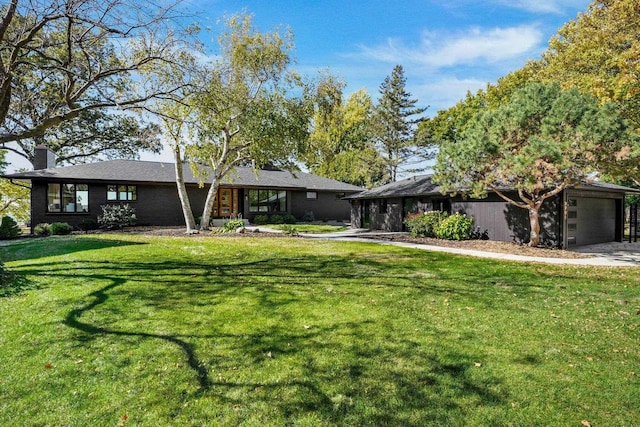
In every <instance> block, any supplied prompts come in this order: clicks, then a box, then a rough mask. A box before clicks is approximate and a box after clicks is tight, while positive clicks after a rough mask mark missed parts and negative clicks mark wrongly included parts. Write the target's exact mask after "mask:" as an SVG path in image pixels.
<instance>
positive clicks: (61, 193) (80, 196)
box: [47, 183, 89, 213]
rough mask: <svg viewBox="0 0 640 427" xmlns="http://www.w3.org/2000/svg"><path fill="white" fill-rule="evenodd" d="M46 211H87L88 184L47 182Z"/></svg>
mask: <svg viewBox="0 0 640 427" xmlns="http://www.w3.org/2000/svg"><path fill="white" fill-rule="evenodd" d="M47 212H52V213H55V212H89V186H88V185H87V184H60V183H52V184H49V185H48V188H47Z"/></svg>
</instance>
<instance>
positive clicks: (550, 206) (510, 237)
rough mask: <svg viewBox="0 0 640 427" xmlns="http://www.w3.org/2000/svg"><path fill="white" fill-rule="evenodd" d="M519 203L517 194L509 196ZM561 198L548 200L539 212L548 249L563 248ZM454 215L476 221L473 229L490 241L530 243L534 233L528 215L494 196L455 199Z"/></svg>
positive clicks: (541, 234)
mask: <svg viewBox="0 0 640 427" xmlns="http://www.w3.org/2000/svg"><path fill="white" fill-rule="evenodd" d="M508 196H510V197H514V198H516V200H517V196H516V195H515V194H511V195H508ZM560 200H561V199H560V198H559V197H554V198H551V199H547V200H545V202H544V203H543V205H542V209H541V211H540V239H541V242H542V244H543V245H545V246H553V247H557V246H561V245H562V233H561V219H560V207H561V203H560ZM451 211H452V213H455V212H459V213H463V214H465V215H467V216H471V217H473V225H474V228H475V229H476V230H478V231H479V232H480V233H485V232H486V235H487V236H488V237H489V239H491V240H499V241H504V242H517V243H528V242H529V235H530V232H531V225H530V223H529V212H528V211H527V210H526V209H522V208H519V207H517V206H513V205H511V204H509V203H507V202H505V201H504V200H503V199H502V198H500V197H499V196H497V195H495V194H490V195H489V196H488V197H487V198H486V199H481V200H475V199H467V200H463V199H462V198H459V197H456V198H453V199H452V201H451Z"/></svg>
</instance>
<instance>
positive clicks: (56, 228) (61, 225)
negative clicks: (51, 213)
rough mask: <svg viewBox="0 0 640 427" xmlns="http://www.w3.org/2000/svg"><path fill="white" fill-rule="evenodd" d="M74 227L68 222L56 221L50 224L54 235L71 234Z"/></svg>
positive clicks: (50, 229) (50, 230)
mask: <svg viewBox="0 0 640 427" xmlns="http://www.w3.org/2000/svg"><path fill="white" fill-rule="evenodd" d="M72 231H73V227H72V226H70V225H69V224H67V223H66V222H54V223H53V224H51V225H50V226H49V232H51V234H53V235H58V236H62V235H65V234H71V232H72Z"/></svg>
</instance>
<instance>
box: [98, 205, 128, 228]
mask: <svg viewBox="0 0 640 427" xmlns="http://www.w3.org/2000/svg"><path fill="white" fill-rule="evenodd" d="M101 208H102V215H98V224H99V225H100V227H102V228H106V229H107V230H119V229H121V228H123V227H129V226H132V225H135V224H136V221H137V219H136V210H135V209H134V208H133V207H131V206H130V205H129V204H128V203H127V204H124V205H103V206H101Z"/></svg>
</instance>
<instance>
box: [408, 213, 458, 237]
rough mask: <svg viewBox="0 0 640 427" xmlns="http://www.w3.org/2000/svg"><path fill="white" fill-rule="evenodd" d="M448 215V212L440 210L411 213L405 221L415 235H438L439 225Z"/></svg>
mask: <svg viewBox="0 0 640 427" xmlns="http://www.w3.org/2000/svg"><path fill="white" fill-rule="evenodd" d="M447 216H448V215H447V213H446V212H440V211H430V212H425V213H418V214H411V215H408V216H407V218H406V219H405V220H404V223H405V225H406V226H407V228H408V229H409V232H411V235H412V236H413V237H438V233H437V230H438V227H439V226H440V223H441V222H442V221H443V220H444V219H445V218H447Z"/></svg>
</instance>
